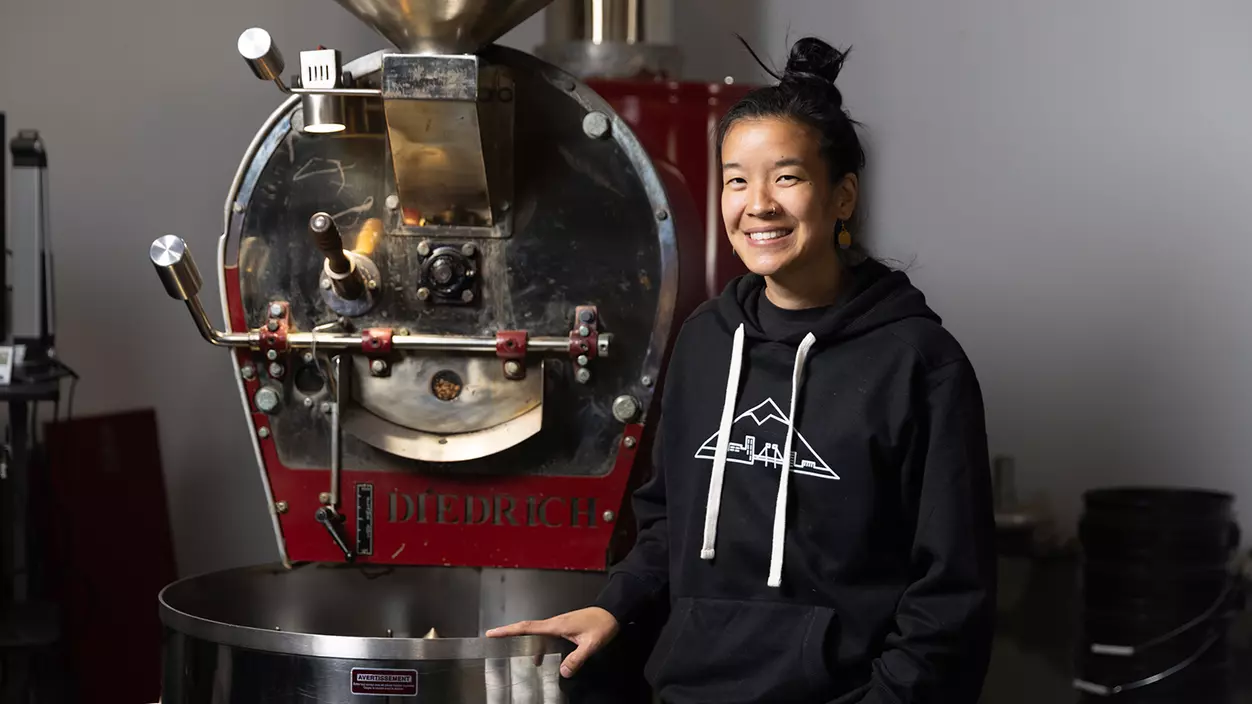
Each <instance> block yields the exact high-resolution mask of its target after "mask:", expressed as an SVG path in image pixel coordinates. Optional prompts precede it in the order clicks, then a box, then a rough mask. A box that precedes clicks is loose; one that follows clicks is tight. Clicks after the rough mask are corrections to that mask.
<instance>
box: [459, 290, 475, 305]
mask: <svg viewBox="0 0 1252 704" xmlns="http://www.w3.org/2000/svg"><path fill="white" fill-rule="evenodd" d="M461 300H462V301H465V302H466V303H469V302H470V301H472V300H474V292H473V291H471V290H469V289H465V290H464V291H462V292H461Z"/></svg>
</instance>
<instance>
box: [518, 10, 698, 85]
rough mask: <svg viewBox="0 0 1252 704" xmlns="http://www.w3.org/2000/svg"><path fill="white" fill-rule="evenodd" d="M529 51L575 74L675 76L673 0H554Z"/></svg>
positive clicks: (678, 56) (678, 69)
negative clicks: (539, 42)
mask: <svg viewBox="0 0 1252 704" xmlns="http://www.w3.org/2000/svg"><path fill="white" fill-rule="evenodd" d="M544 28H545V38H544V43H543V44H542V45H540V46H538V47H536V48H535V55H536V56H538V57H539V58H541V59H543V60H545V61H550V62H552V63H553V64H556V65H557V66H560V67H561V68H563V69H565V70H566V71H569V72H570V73H572V74H574V75H576V76H578V77H580V78H667V79H671V80H674V79H677V78H679V77H680V75H681V73H682V68H683V57H682V52H681V51H680V50H679V48H678V47H677V46H675V45H674V3H673V0H555V2H553V3H552V5H550V6H549V7H548V10H547V12H546V13H545V15H544Z"/></svg>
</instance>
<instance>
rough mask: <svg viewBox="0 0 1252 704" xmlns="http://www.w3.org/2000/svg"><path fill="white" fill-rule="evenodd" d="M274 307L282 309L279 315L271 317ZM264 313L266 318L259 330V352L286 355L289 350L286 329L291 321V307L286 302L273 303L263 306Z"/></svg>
mask: <svg viewBox="0 0 1252 704" xmlns="http://www.w3.org/2000/svg"><path fill="white" fill-rule="evenodd" d="M274 306H278V307H279V308H281V309H282V312H281V313H280V314H279V315H273V312H274V311H273V310H272V309H273V307H274ZM265 313H266V316H267V317H266V320H265V325H264V326H263V327H262V328H261V351H262V352H269V351H270V350H274V351H275V352H276V353H278V354H286V352H287V350H288V349H289V345H288V344H287V328H288V326H289V324H290V319H291V318H290V316H291V306H290V305H289V304H288V303H287V302H286V301H273V302H271V303H267V304H265Z"/></svg>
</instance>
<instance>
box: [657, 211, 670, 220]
mask: <svg viewBox="0 0 1252 704" xmlns="http://www.w3.org/2000/svg"><path fill="white" fill-rule="evenodd" d="M656 219H657V220H661V221H665V220H669V211H667V210H658V211H656Z"/></svg>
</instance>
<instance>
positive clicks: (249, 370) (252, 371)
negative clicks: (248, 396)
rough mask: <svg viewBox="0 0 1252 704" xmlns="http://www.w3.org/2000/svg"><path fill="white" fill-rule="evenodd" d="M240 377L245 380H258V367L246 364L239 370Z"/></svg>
mask: <svg viewBox="0 0 1252 704" xmlns="http://www.w3.org/2000/svg"><path fill="white" fill-rule="evenodd" d="M239 375H240V376H242V377H243V378H245V379H249V380H251V379H254V378H256V367H254V366H252V365H251V364H245V365H243V366H242V367H240V368H239Z"/></svg>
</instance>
